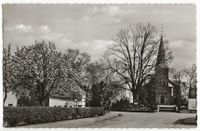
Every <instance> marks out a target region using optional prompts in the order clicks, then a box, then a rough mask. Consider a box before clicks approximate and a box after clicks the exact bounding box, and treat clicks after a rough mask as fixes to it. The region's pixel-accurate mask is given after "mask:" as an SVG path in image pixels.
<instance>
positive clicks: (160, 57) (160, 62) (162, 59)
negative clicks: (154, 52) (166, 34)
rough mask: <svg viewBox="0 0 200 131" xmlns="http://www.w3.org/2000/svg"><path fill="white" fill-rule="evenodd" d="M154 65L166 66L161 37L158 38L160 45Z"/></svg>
mask: <svg viewBox="0 0 200 131" xmlns="http://www.w3.org/2000/svg"><path fill="white" fill-rule="evenodd" d="M156 65H166V66H167V64H166V56H165V47H164V42H163V36H162V35H161V38H160V45H159V49H158V56H157V62H156Z"/></svg>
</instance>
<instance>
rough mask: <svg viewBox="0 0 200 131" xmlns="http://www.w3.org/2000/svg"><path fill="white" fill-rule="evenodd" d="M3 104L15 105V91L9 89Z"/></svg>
mask: <svg viewBox="0 0 200 131" xmlns="http://www.w3.org/2000/svg"><path fill="white" fill-rule="evenodd" d="M4 106H17V96H16V93H15V92H12V91H9V92H8V93H7V98H6V101H5V104H4Z"/></svg>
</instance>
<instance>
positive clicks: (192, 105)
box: [188, 87, 197, 111]
mask: <svg viewBox="0 0 200 131" xmlns="http://www.w3.org/2000/svg"><path fill="white" fill-rule="evenodd" d="M188 110H191V111H196V110H197V88H196V87H191V88H190V90H189V101H188Z"/></svg>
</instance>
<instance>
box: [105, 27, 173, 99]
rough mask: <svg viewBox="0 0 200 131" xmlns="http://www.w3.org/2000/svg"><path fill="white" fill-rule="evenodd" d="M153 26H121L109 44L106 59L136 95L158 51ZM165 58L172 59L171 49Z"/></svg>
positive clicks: (153, 65) (152, 66) (151, 69)
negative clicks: (112, 41)
mask: <svg viewBox="0 0 200 131" xmlns="http://www.w3.org/2000/svg"><path fill="white" fill-rule="evenodd" d="M158 44H159V40H158V35H157V30H156V27H155V26H153V25H151V24H147V25H143V24H136V25H130V26H129V27H128V28H124V29H121V30H120V31H119V32H118V33H117V34H116V36H115V38H114V43H113V44H112V45H111V46H110V47H108V50H107V52H106V53H105V59H106V62H107V63H108V66H109V68H110V70H111V71H112V72H113V73H115V74H117V75H118V77H120V78H121V80H122V81H123V82H124V83H125V84H127V85H128V88H127V90H130V91H131V92H132V94H133V100H134V101H135V100H137V99H138V97H137V96H138V91H139V89H141V87H142V85H143V84H144V82H145V81H146V80H148V79H149V78H151V72H152V71H153V69H154V67H155V63H156V55H157V51H158ZM167 54H168V55H167V56H169V57H168V58H167V59H172V57H171V55H170V52H168V53H167Z"/></svg>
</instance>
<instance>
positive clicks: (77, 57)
mask: <svg viewBox="0 0 200 131" xmlns="http://www.w3.org/2000/svg"><path fill="white" fill-rule="evenodd" d="M90 61H91V58H90V55H89V54H87V53H86V52H83V53H81V52H80V51H79V50H76V49H68V50H67V51H66V52H65V53H64V55H63V72H64V75H65V78H66V79H69V81H71V83H73V85H74V87H75V88H76V86H78V87H79V88H80V89H82V90H83V91H84V92H85V93H86V106H88V100H89V91H90V86H91V83H90V80H89V78H88V73H87V70H86V68H87V66H88V64H89V63H90Z"/></svg>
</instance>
